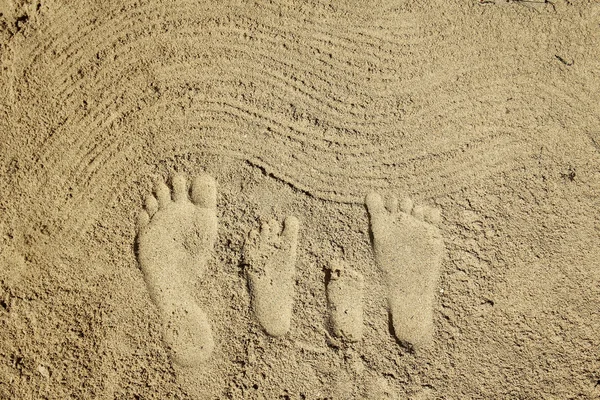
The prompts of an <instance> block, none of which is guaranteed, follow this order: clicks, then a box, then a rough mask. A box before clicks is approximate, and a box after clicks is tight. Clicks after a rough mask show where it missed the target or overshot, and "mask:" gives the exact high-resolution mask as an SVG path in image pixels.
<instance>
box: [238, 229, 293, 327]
mask: <svg viewBox="0 0 600 400" xmlns="http://www.w3.org/2000/svg"><path fill="white" fill-rule="evenodd" d="M299 225H300V224H299V222H298V219H297V218H295V217H287V218H286V220H285V223H284V228H283V231H282V230H281V226H280V224H279V222H277V221H275V220H271V221H270V222H266V223H264V224H263V225H262V226H261V230H260V232H258V231H251V232H250V234H249V236H248V240H247V241H246V244H245V246H244V264H245V265H246V276H247V279H248V286H249V289H250V295H251V300H252V308H253V310H254V314H255V315H256V318H257V319H258V321H259V323H260V324H261V326H262V327H263V329H264V330H265V331H266V332H267V333H268V334H269V335H271V336H282V335H284V334H285V333H287V332H288V331H289V329H290V322H291V317H292V305H293V300H294V272H295V264H296V247H297V242H298V230H299Z"/></svg>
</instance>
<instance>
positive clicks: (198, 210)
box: [137, 174, 217, 366]
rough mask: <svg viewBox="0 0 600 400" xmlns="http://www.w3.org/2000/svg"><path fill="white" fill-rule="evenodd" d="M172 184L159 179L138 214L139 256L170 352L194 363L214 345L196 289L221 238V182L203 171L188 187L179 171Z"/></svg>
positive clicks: (185, 363)
mask: <svg viewBox="0 0 600 400" xmlns="http://www.w3.org/2000/svg"><path fill="white" fill-rule="evenodd" d="M171 186H172V190H170V189H169V187H168V186H167V185H166V184H165V183H164V182H162V181H158V182H157V183H156V185H155V189H154V192H155V196H153V195H148V196H147V198H146V203H145V210H143V211H142V212H141V213H140V217H139V231H138V238H137V240H138V261H139V263H140V266H141V268H142V271H143V273H144V278H145V280H146V285H147V287H148V290H149V292H150V296H151V298H152V300H153V302H154V303H155V304H156V306H157V307H158V309H159V312H160V315H161V319H162V323H163V339H164V341H165V343H166V344H167V346H168V347H169V351H170V355H171V358H172V359H173V361H175V362H177V363H178V364H180V365H182V366H195V365H198V364H200V363H202V362H203V361H205V360H206V359H207V358H208V357H209V356H210V354H211V353H212V351H213V348H214V339H213V336H212V331H211V327H210V323H209V321H208V317H207V315H206V313H205V312H204V311H203V310H202V309H201V308H200V306H199V305H198V304H197V303H196V301H195V299H194V296H193V292H192V290H193V282H194V281H195V280H196V279H197V278H198V277H199V275H200V274H201V273H202V272H204V270H205V268H206V262H207V260H208V258H209V257H210V256H211V254H212V250H213V248H214V244H215V241H216V238H217V214H216V196H217V191H216V182H215V180H214V179H213V178H212V177H210V176H208V175H203V176H199V177H197V178H195V179H194V181H193V183H192V185H191V188H188V181H187V179H186V178H185V177H184V176H183V175H180V174H176V175H174V176H173V177H172V178H171ZM190 192H191V197H190Z"/></svg>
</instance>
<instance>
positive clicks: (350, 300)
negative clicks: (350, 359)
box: [326, 260, 364, 342]
mask: <svg viewBox="0 0 600 400" xmlns="http://www.w3.org/2000/svg"><path fill="white" fill-rule="evenodd" d="M326 281H327V304H328V306H329V323H330V328H331V331H332V333H333V334H334V335H335V336H337V337H339V338H342V339H345V340H348V341H350V342H358V341H360V339H361V338H362V334H363V288H364V278H363V276H362V274H360V273H358V272H356V271H353V270H352V269H350V268H349V267H348V265H347V264H346V263H345V262H343V261H341V260H332V261H331V263H330V264H329V267H328V274H327V277H326Z"/></svg>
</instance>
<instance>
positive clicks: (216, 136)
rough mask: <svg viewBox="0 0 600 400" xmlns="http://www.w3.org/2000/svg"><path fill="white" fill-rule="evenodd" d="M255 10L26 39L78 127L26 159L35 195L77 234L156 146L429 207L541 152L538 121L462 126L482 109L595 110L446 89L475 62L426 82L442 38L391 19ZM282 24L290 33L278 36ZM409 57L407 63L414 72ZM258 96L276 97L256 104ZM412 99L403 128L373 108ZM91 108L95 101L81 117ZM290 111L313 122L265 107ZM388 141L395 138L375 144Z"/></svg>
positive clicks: (157, 11)
mask: <svg viewBox="0 0 600 400" xmlns="http://www.w3.org/2000/svg"><path fill="white" fill-rule="evenodd" d="M260 7H263V8H265V11H264V17H262V18H261V17H256V18H249V17H247V16H245V15H243V12H242V11H241V10H237V11H235V10H234V11H233V12H232V13H231V14H230V15H229V16H228V17H215V15H218V10H216V11H215V10H214V9H212V8H211V7H208V8H206V9H202V8H199V6H198V4H197V3H195V2H190V1H180V2H177V4H176V5H174V6H172V7H169V8H168V9H165V8H161V7H155V6H154V5H153V3H148V4H146V5H143V6H140V7H137V8H136V7H133V8H130V9H128V8H125V9H121V8H120V7H116V8H114V9H110V10H102V12H98V11H94V10H91V9H86V11H84V12H83V13H80V14H78V13H79V11H77V12H76V13H75V14H72V15H74V16H73V17H71V21H70V23H68V24H65V23H62V24H59V23H57V22H56V21H58V20H60V18H61V17H60V15H62V16H63V17H64V18H65V20H66V15H67V11H64V13H63V12H62V11H61V14H60V15H56V16H55V17H54V18H50V19H48V20H47V22H45V23H42V25H41V26H40V27H39V29H38V30H37V31H33V32H31V34H32V35H33V36H38V40H35V39H32V40H29V41H28V42H27V46H25V48H24V51H23V52H22V53H21V56H20V57H19V60H18V68H20V70H21V71H25V70H28V69H31V71H34V72H31V73H32V74H34V77H36V76H37V77H39V78H40V82H39V84H40V85H44V86H47V87H49V90H50V91H51V94H52V96H51V98H50V102H51V103H50V105H51V107H54V108H55V109H56V110H57V114H59V115H62V116H70V117H69V118H68V119H65V120H64V121H63V122H61V123H60V124H58V123H57V125H56V126H53V127H52V130H53V132H54V133H53V134H52V135H49V136H48V137H47V138H46V141H45V142H44V143H43V144H42V145H41V146H40V148H39V151H38V152H37V153H36V154H37V158H36V159H34V160H33V161H32V166H33V171H34V175H36V176H43V173H45V174H46V175H47V176H48V179H47V180H45V181H40V182H39V183H38V184H37V186H35V185H33V186H32V187H33V191H34V192H35V196H31V198H36V199H38V201H44V202H46V203H48V204H50V205H52V206H56V207H57V208H58V209H60V210H62V211H61V212H63V213H66V215H67V216H68V217H69V218H75V219H77V220H78V221H79V222H81V223H80V224H79V225H78V226H81V227H82V229H83V227H84V226H85V225H86V224H87V222H88V221H91V220H93V215H94V210H95V209H97V208H98V205H100V204H104V203H106V201H107V199H110V198H111V196H113V193H115V191H118V190H119V189H124V188H125V187H127V185H128V184H130V182H132V181H133V180H135V176H134V177H132V176H125V175H124V174H123V173H122V171H123V170H124V169H125V167H126V166H129V167H130V166H131V164H134V165H138V166H140V165H143V164H144V163H148V162H154V160H151V159H148V158H140V157H139V151H140V149H142V148H143V147H144V146H147V145H148V144H150V146H151V148H152V152H153V154H157V155H161V154H178V153H202V154H204V153H211V154H220V155H223V156H227V157H233V158H237V159H241V160H245V161H246V162H248V163H250V164H252V165H254V166H256V167H258V168H261V169H262V170H263V171H265V173H267V174H269V175H272V176H273V177H275V178H277V179H279V180H281V181H283V182H286V183H287V184H289V185H291V186H293V187H295V188H297V189H298V190H301V191H303V192H305V193H306V194H308V195H311V196H314V197H317V198H320V199H325V200H330V201H339V202H347V203H361V202H362V200H363V196H364V193H363V192H362V191H365V190H367V189H375V190H384V189H385V188H387V187H389V186H390V185H398V184H399V182H400V184H401V185H402V186H403V187H404V188H410V190H411V191H413V193H415V192H419V193H420V195H421V196H424V197H433V196H439V195H443V194H447V193H451V192H454V191H456V190H460V189H461V188H462V187H465V186H467V185H470V184H472V183H474V182H477V181H478V180H481V179H485V177H487V176H489V175H491V174H495V173H497V172H500V171H503V170H506V169H510V168H511V166H512V165H514V164H515V161H516V160H518V159H520V158H523V157H528V156H529V154H531V148H532V146H533V145H532V146H527V145H525V146H524V145H523V144H524V143H527V140H528V139H529V137H530V136H531V135H535V134H536V133H537V132H538V131H541V129H542V127H539V128H538V127H536V126H535V125H534V124H530V125H528V126H527V127H526V128H527V129H524V127H523V126H522V125H519V123H516V124H515V125H508V123H507V122H506V121H503V120H502V119H501V118H499V117H495V116H493V115H490V116H487V117H486V118H487V119H486V120H484V121H481V123H479V124H478V125H475V126H471V127H469V129H467V130H465V129H461V125H460V123H461V121H460V119H461V117H463V118H464V117H465V116H469V115H478V113H479V109H478V104H484V103H485V104H493V105H497V106H498V107H502V106H504V104H505V103H506V99H507V98H512V99H513V101H514V102H515V103H516V104H519V106H520V107H521V110H522V112H527V113H528V114H527V115H528V116H529V117H536V115H537V114H536V113H537V112H536V109H535V107H536V104H539V101H540V100H539V98H552V99H553V101H554V103H555V104H556V106H557V107H565V108H568V109H570V110H572V111H573V112H574V113H576V114H578V115H579V114H582V115H583V114H584V113H585V112H586V111H585V110H583V109H582V110H580V109H579V107H577V105H578V104H580V103H581V102H584V100H585V99H582V96H583V95H582V94H578V93H577V91H576V90H575V89H574V88H568V87H560V88H558V87H554V86H552V85H550V84H541V83H540V82H538V81H535V80H533V79H531V80H528V79H527V78H524V77H523V76H522V75H520V76H521V78H519V79H513V78H512V77H511V76H509V74H506V75H505V76H499V77H495V78H494V77H490V79H488V80H487V81H485V84H484V85H479V86H477V85H475V84H473V83H471V84H470V85H468V86H466V85H465V87H464V88H462V89H463V90H450V89H455V88H456V87H459V86H458V85H460V84H457V83H456V81H457V77H460V79H461V81H467V82H468V81H469V79H471V78H470V77H471V76H476V75H477V74H481V73H484V72H485V71H483V68H484V67H480V68H479V69H476V68H474V67H472V66H471V65H470V64H469V63H468V60H465V61H464V62H462V63H460V64H456V65H454V67H453V68H452V69H448V70H439V71H433V72H428V71H426V70H422V69H420V68H421V67H420V66H419V63H415V62H414V60H415V59H419V57H421V56H419V49H420V48H421V47H422V46H426V45H428V41H430V40H431V38H432V37H433V33H432V32H426V31H423V30H422V29H421V27H420V26H419V25H418V24H417V23H416V22H414V21H404V20H402V19H399V18H396V19H394V18H391V17H389V16H386V15H385V10H382V11H381V12H379V14H377V13H376V12H374V11H373V12H371V13H370V14H371V17H373V18H375V19H378V20H379V21H381V23H379V24H371V23H367V22H364V23H361V22H360V21H359V22H357V21H356V20H352V18H351V17H347V19H348V21H349V23H348V24H347V25H346V26H345V27H343V28H341V27H340V25H339V24H338V23H337V22H339V19H338V20H336V19H332V20H321V21H319V19H318V18H314V19H312V20H311V19H308V20H307V19H304V20H300V19H298V18H296V17H297V16H298V15H299V14H298V11H296V10H294V9H290V8H282V9H278V8H276V7H274V6H268V5H266V4H262V3H260ZM70 11H72V10H69V12H70ZM354 12H356V11H354ZM279 14H281V15H282V17H281V18H282V19H281V20H280V21H281V23H280V24H277V23H274V22H273V21H274V18H275V17H277V16H278V15H279ZM337 17H338V18H339V15H338V16H337ZM92 21H93V22H92ZM336 21H337V22H336ZM396 21H400V22H396ZM44 36H45V37H50V38H51V40H41V37H44ZM29 43H32V45H31V46H29ZM403 54H411V57H412V58H413V62H412V63H410V64H408V63H405V62H404V61H403ZM97 55H98V56H97ZM46 64H47V65H52V66H53V67H52V68H53V69H52V70H50V71H48V70H49V68H48V67H47V66H45V65H46ZM35 71H38V72H35ZM48 72H50V73H48ZM35 74H37V75H35ZM33 81H35V79H33ZM475 82H477V80H475ZM240 84H241V85H245V86H243V87H242V88H241V89H240ZM532 88H534V89H535V90H532ZM459 89H460V87H459ZM261 95H262V96H263V97H265V98H266V100H263V99H259V100H256V99H254V98H252V96H258V97H260V96H261ZM413 95H416V96H418V99H419V103H418V104H416V105H412V106H410V108H409V109H408V111H406V114H405V115H404V116H403V117H399V116H397V115H394V112H395V109H394V107H395V106H391V108H387V109H386V108H381V107H379V106H378V104H379V103H378V102H380V103H381V104H391V105H394V104H396V103H397V102H398V101H399V100H401V98H402V97H403V96H404V97H407V98H410V97H412V96H413ZM245 96H249V97H245ZM23 98H24V99H25V100H28V98H27V97H23ZM82 99H88V100H90V101H89V102H88V104H87V109H86V110H85V111H82V110H81V107H82ZM286 101H287V103H289V104H290V105H291V106H293V107H296V108H298V113H300V114H302V113H306V114H307V118H308V119H307V120H302V119H301V118H299V117H298V116H296V115H293V113H292V111H289V110H285V108H282V107H279V108H277V107H275V108H274V107H272V106H271V105H272V104H276V105H277V106H281V105H282V104H286V103H285V102H286ZM398 107H399V106H398ZM523 110H524V111H523ZM157 115H158V116H160V117H157ZM495 118H496V119H495ZM477 119H478V118H475V120H477ZM57 120H60V119H58V118H57ZM471 120H473V118H471ZM432 121H434V122H432ZM435 121H437V122H435ZM415 132H418V133H415ZM390 134H392V135H390ZM394 134H396V135H398V136H400V137H401V138H397V139H396V140H394V141H393V142H391V143H387V142H382V141H381V140H380V139H381V138H386V137H390V136H393V135H394ZM155 137H156V138H160V140H159V141H157V142H155V143H154V142H153V140H154V138H155ZM223 139H227V140H223ZM182 142H187V143H189V145H188V146H187V147H183V148H182V147H181V145H180V143H182ZM259 142H262V143H265V144H266V145H262V146H257V145H256V143H259ZM323 160H326V161H327V164H328V167H327V168H325V167H321V166H320V165H321V163H320V161H323ZM82 210H88V211H89V212H84V211H82Z"/></svg>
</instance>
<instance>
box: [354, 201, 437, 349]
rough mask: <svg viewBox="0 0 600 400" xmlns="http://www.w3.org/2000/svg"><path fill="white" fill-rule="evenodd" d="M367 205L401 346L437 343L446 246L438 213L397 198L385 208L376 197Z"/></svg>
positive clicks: (374, 241)
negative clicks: (439, 283)
mask: <svg viewBox="0 0 600 400" xmlns="http://www.w3.org/2000/svg"><path fill="white" fill-rule="evenodd" d="M366 205H367V209H368V211H369V216H370V220H371V232H372V234H373V249H374V253H375V261H376V262H377V264H378V266H379V267H380V268H381V270H382V271H383V272H384V274H385V278H386V281H387V282H388V304H389V308H390V312H391V315H392V324H393V330H394V334H395V336H396V338H397V339H398V341H399V342H400V343H402V344H404V345H408V346H409V347H412V348H414V349H418V348H422V347H425V346H428V345H429V344H430V343H431V342H432V341H433V301H434V298H435V287H436V284H437V280H438V275H439V272H440V267H441V262H442V255H443V252H444V244H443V241H442V238H441V235H440V231H439V229H438V224H439V222H440V219H441V216H440V211H439V210H437V209H430V208H426V207H422V206H414V207H413V204H412V201H411V200H409V199H406V200H404V201H403V202H402V204H401V205H400V209H398V201H397V200H396V199H395V198H391V199H388V202H387V204H386V206H384V203H383V200H382V198H381V196H380V195H379V194H377V193H370V194H369V195H367V197H366Z"/></svg>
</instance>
